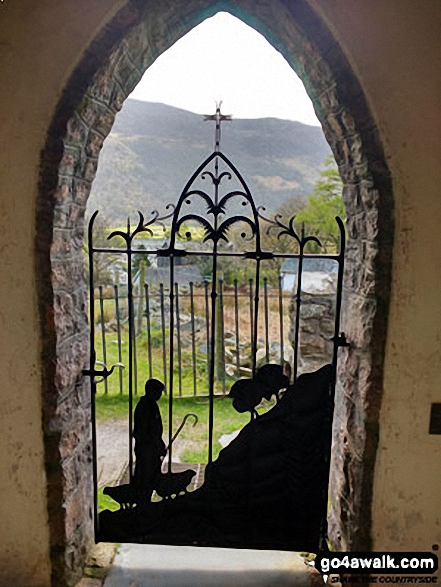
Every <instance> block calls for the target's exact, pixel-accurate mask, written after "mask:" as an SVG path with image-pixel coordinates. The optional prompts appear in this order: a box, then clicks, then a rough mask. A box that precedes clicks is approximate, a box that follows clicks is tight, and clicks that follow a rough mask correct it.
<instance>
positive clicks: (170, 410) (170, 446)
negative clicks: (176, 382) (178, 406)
mask: <svg viewBox="0 0 441 587" xmlns="http://www.w3.org/2000/svg"><path fill="white" fill-rule="evenodd" d="M174 279H175V258H174V256H173V254H171V255H170V277H169V287H170V292H169V310H170V311H169V316H170V322H169V337H168V340H169V345H170V348H169V352H170V357H169V361H170V363H169V385H168V467H167V472H168V474H169V475H171V470H172V454H173V376H174V372H173V369H174V339H173V333H174V329H175V324H174V322H175V313H174V311H173V306H174V296H175V291H174Z"/></svg>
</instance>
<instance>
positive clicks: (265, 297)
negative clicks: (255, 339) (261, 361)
mask: <svg viewBox="0 0 441 587" xmlns="http://www.w3.org/2000/svg"><path fill="white" fill-rule="evenodd" d="M263 300H264V312H265V360H266V362H267V363H269V360H270V359H269V357H270V353H269V332H268V331H269V324H268V278H267V277H264V278H263Z"/></svg>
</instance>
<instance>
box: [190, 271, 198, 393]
mask: <svg viewBox="0 0 441 587" xmlns="http://www.w3.org/2000/svg"><path fill="white" fill-rule="evenodd" d="M190 316H191V354H192V365H193V395H196V394H197V383H196V370H197V365H196V335H195V328H194V291H193V282H192V281H190Z"/></svg>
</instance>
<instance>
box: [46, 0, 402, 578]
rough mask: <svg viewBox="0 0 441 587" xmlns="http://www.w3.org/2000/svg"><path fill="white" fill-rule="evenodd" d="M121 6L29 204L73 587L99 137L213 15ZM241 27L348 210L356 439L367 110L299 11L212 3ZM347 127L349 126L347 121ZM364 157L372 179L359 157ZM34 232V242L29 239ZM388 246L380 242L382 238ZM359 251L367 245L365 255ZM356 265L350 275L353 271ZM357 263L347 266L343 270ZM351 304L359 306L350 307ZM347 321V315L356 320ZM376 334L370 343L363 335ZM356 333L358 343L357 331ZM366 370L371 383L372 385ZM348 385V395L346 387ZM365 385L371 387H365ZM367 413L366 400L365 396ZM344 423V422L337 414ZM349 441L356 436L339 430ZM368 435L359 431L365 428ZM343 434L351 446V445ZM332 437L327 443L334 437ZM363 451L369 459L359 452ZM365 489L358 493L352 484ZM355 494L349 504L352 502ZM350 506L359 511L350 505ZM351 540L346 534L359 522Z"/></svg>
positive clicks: (56, 570)
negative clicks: (311, 119)
mask: <svg viewBox="0 0 441 587" xmlns="http://www.w3.org/2000/svg"><path fill="white" fill-rule="evenodd" d="M139 6H140V4H137V3H135V2H134V3H133V4H130V6H129V7H128V8H126V9H123V10H122V11H121V12H120V13H119V14H118V16H117V17H116V18H115V19H114V20H113V21H112V22H111V23H110V25H108V26H107V28H106V29H105V30H103V31H102V33H101V34H100V35H99V37H98V38H97V39H96V40H95V42H94V43H93V44H92V45H91V47H90V49H89V50H88V51H87V53H86V55H85V57H84V59H83V60H82V61H81V63H80V64H79V65H78V67H77V69H76V71H75V73H74V74H73V76H72V78H71V80H70V81H69V83H68V84H67V89H66V91H65V93H64V94H63V97H62V99H61V100H60V103H59V106H58V109H57V112H56V115H55V117H54V120H53V124H52V126H51V129H50V132H49V136H48V139H47V144H46V148H45V150H44V154H43V160H42V169H41V182H40V195H39V199H38V218H37V226H38V233H39V235H40V233H41V232H42V231H41V229H40V227H41V226H44V227H45V229H44V231H43V235H42V236H43V238H40V239H39V241H38V261H37V262H38V269H39V277H40V280H39V297H40V302H41V304H40V315H41V319H42V328H43V338H44V341H45V343H44V351H43V356H44V360H43V367H44V373H43V379H44V381H43V383H44V397H43V401H44V406H45V409H44V430H45V442H46V469H47V472H48V479H49V495H50V503H49V524H50V531H51V553H52V564H53V576H54V582H55V584H57V585H62V584H63V581H68V582H72V581H74V579H75V576H76V573H77V572H78V569H79V568H80V567H81V562H82V561H83V560H84V556H85V551H86V548H87V544H88V542H89V541H90V538H91V528H92V526H91V500H90V490H91V487H90V483H91V470H90V429H89V421H90V405H89V399H88V398H89V392H88V387H87V381H86V380H84V378H83V377H82V369H83V368H84V367H85V366H87V363H88V361H87V349H88V340H87V320H86V314H85V284H84V278H83V258H82V242H83V234H84V212H85V207H86V201H87V197H88V195H89V192H90V187H91V182H92V180H93V178H94V175H95V172H96V168H97V164H98V155H99V151H100V148H101V146H102V143H103V141H104V140H105V137H106V136H107V134H108V133H109V132H110V129H111V126H112V124H113V120H114V117H115V114H116V112H117V111H118V110H119V109H120V108H121V106H122V103H123V101H124V99H125V98H126V96H127V95H128V94H129V93H130V92H131V90H132V89H133V88H134V86H135V85H136V83H137V82H138V80H139V79H140V77H141V75H142V73H143V72H144V71H145V69H146V68H147V67H148V66H149V64H150V63H152V62H153V61H154V59H155V58H156V57H157V55H159V54H160V53H161V52H162V51H164V50H165V49H166V48H167V47H169V46H170V45H171V44H172V43H173V42H175V41H176V40H177V39H178V38H180V37H181V36H182V35H183V34H185V33H186V32H187V31H188V30H189V29H190V28H191V27H192V26H195V25H197V24H198V23H199V22H201V21H202V20H204V18H206V17H207V16H210V15H211V14H213V13H215V12H217V10H219V9H220V5H219V4H217V3H213V2H210V1H197V0H192V1H190V2H186V3H185V5H180V7H179V10H178V9H177V7H176V3H174V2H164V3H147V4H146V5H145V7H143V8H142V9H141V8H139ZM222 8H223V9H228V10H230V11H231V12H232V13H233V14H235V15H237V16H239V17H240V18H242V19H243V20H245V22H247V23H248V24H250V25H251V26H254V27H255V28H256V29H257V30H259V31H260V32H262V34H264V36H266V37H267V38H268V39H269V41H270V42H272V43H273V44H274V46H275V47H276V48H278V49H279V50H280V51H281V52H282V53H283V54H284V55H285V56H286V58H287V60H288V62H289V63H290V64H291V65H292V67H293V68H294V69H295V70H296V72H297V73H298V74H299V76H300V77H301V79H302V80H303V81H304V83H305V86H306V88H307V90H308V91H309V93H310V95H311V97H312V99H313V101H314V104H315V107H316V110H317V114H318V116H319V118H320V119H321V121H322V124H323V128H324V131H325V134H326V136H327V139H328V141H329V143H330V145H331V147H332V149H333V152H334V155H335V157H336V160H337V163H338V164H339V168H340V171H341V173H342V177H343V179H344V182H345V193H344V195H345V201H346V204H347V207H348V210H349V218H350V220H349V223H348V228H349V238H350V246H349V255H348V261H349V262H348V286H347V288H348V294H349V292H354V291H356V292H357V294H356V296H354V297H353V298H351V299H349V297H348V305H347V307H348V312H347V315H348V318H349V320H352V318H353V315H354V312H355V313H356V314H358V315H361V316H362V320H363V323H364V324H365V325H367V329H366V328H365V329H363V330H359V331H358V333H359V336H358V340H359V348H363V349H365V350H366V352H367V353H368V361H367V363H366V365H365V373H366V376H367V377H368V381H362V382H361V388H360V385H359V381H358V380H357V378H356V377H354V376H353V375H352V374H353V373H355V370H356V369H357V368H358V365H359V355H358V353H357V352H355V353H354V354H353V355H352V356H351V357H350V359H349V360H348V362H347V364H346V365H345V366H346V368H347V370H348V371H349V373H350V374H351V377H350V378H349V379H348V378H346V377H345V378H344V386H345V387H346V388H347V389H346V395H347V396H348V397H349V396H353V397H355V398H357V399H356V401H357V406H358V409H359V410H360V414H357V415H356V420H357V422H359V423H360V426H361V429H362V430H364V428H363V427H364V421H365V417H364V412H363V402H364V400H365V399H366V397H367V396H368V395H370V394H373V395H375V397H377V396H378V398H379V397H380V394H381V377H382V360H383V345H384V339H385V332H386V331H385V328H384V325H385V321H386V318H387V296H388V287H389V281H388V279H389V278H388V276H389V273H388V268H389V262H390V257H388V255H387V250H386V249H384V250H382V255H383V256H379V253H378V251H379V248H378V245H377V241H378V240H380V239H382V238H383V236H382V235H383V232H384V230H385V229H384V222H383V224H381V223H380V222H379V220H378V214H377V209H378V206H379V205H380V200H381V199H383V200H384V202H386V204H385V203H384V202H383V208H384V211H385V215H384V217H383V219H384V220H386V221H388V222H389V224H387V238H388V239H389V240H390V242H391V234H392V230H393V226H392V223H391V222H390V214H389V211H390V206H388V205H387V202H388V201H389V198H390V192H389V183H388V176H387V169H386V167H385V165H383V162H382V161H383V159H382V153H381V148H380V145H379V142H378V140H377V136H376V131H375V128H373V126H372V121H371V118H370V114H369V111H368V109H367V106H366V103H365V101H364V98H363V94H362V92H361V89H360V87H359V86H358V82H357V81H356V78H355V76H354V75H353V74H352V71H351V68H350V67H349V65H348V63H347V61H346V59H345V58H344V56H343V53H342V52H341V50H340V49H339V47H338V45H337V44H336V42H335V40H334V39H333V38H332V35H331V34H330V32H329V30H328V29H327V28H326V27H325V25H324V24H323V23H322V22H321V21H320V20H319V19H318V18H317V16H316V15H315V14H314V13H313V11H312V10H311V9H310V8H309V7H308V5H307V3H306V2H303V1H299V2H296V3H295V5H293V4H292V3H290V2H289V3H286V5H285V4H284V3H283V2H276V1H274V2H267V1H262V2H252V1H251V0H237V1H234V2H226V3H223V4H222ZM351 109H353V114H354V116H355V117H356V119H357V123H356V122H355V120H354V116H353V114H352V113H351ZM372 152H373V153H374V154H375V167H374V168H372V169H371V165H370V160H369V156H370V155H371V154H372ZM40 236H41V235H40ZM383 240H387V239H383ZM366 243H368V244H369V246H368V247H366ZM358 263H361V267H362V270H360V269H359V268H358V267H357V264H358ZM356 267H357V268H356ZM379 280H380V281H381V284H382V285H381V288H382V290H381V291H382V292H383V299H382V301H384V303H382V304H378V303H377V301H376V300H375V303H374V305H372V302H371V301H370V299H367V298H366V294H368V293H369V292H367V291H366V287H368V288H369V287H370V288H372V287H373V288H374V289H375V288H376V287H377V284H378V281H379ZM360 304H361V306H360ZM355 321H357V319H355ZM375 324H380V325H381V326H382V328H383V331H382V334H381V335H378V336H376V337H372V336H370V334H371V333H372V331H373V330H374V325H375ZM368 334H369V336H365V335H368ZM371 364H373V365H374V368H375V374H374V376H372V373H371V371H372V370H371ZM347 383H349V387H348V385H347ZM372 384H373V385H372ZM376 403H378V402H377V400H376ZM342 418H343V420H344V421H346V422H347V421H352V420H354V418H355V414H354V413H352V412H351V413H344V412H342ZM349 429H350V434H352V433H353V432H354V433H355V434H356V435H357V438H358V437H360V430H356V429H353V428H352V424H349ZM366 434H367V435H368V436H369V431H366ZM357 438H354V442H357ZM339 441H340V440H339ZM363 453H364V450H363V448H361V450H358V449H357V452H356V455H357V457H355V456H354V454H353V453H352V452H351V451H350V452H349V453H348V455H347V456H348V458H347V459H346V460H343V461H340V460H339V459H337V460H336V471H335V475H336V482H335V483H334V488H335V489H334V490H335V491H336V492H337V493H339V492H341V491H342V490H341V485H342V483H343V481H341V480H342V479H344V478H345V477H344V475H345V472H344V471H343V470H342V467H343V469H348V467H349V468H351V467H352V468H353V471H352V477H351V479H352V480H351V484H350V488H349V491H350V492H351V496H350V499H352V500H355V501H357V503H358V502H359V501H360V498H361V499H362V502H363V503H364V504H365V505H366V506H367V507H365V508H360V507H357V509H356V512H355V514H354V516H355V517H356V519H350V520H348V519H347V518H346V517H345V515H344V513H343V512H341V511H339V512H337V518H336V520H337V525H338V532H339V533H340V534H342V535H344V536H345V540H344V545H345V546H347V547H348V548H349V547H351V546H353V545H354V544H359V545H363V547H364V548H365V549H366V548H367V547H368V545H369V529H370V507H369V503H370V491H371V478H370V476H371V472H370V471H371V469H372V468H373V461H372V460H368V461H366V462H365V461H364V460H362V461H360V460H359V459H358V455H359V454H363ZM374 455H375V451H374V452H373V453H372V455H371V456H374ZM362 478H363V480H364V482H365V483H366V479H368V482H367V487H368V489H367V491H366V490H364V492H363V494H362V492H361V489H360V483H359V481H360V480H361V479H362ZM355 494H357V495H355ZM359 505H360V504H358V506H359ZM359 518H360V519H361V518H363V522H364V526H363V528H364V530H363V532H361V533H360V532H359V527H360V524H359V523H358V519H359Z"/></svg>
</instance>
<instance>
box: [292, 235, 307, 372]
mask: <svg viewBox="0 0 441 587" xmlns="http://www.w3.org/2000/svg"><path fill="white" fill-rule="evenodd" d="M304 236H305V234H304V228H303V226H302V241H301V244H300V251H299V252H300V256H299V265H298V270H297V271H298V272H297V291H296V321H295V330H294V365H293V367H294V383H295V382H296V380H297V367H298V365H297V363H298V358H299V335H300V306H301V304H302V274H303V239H304Z"/></svg>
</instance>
